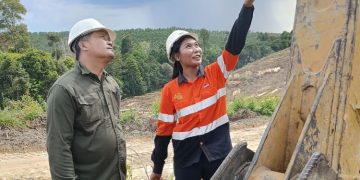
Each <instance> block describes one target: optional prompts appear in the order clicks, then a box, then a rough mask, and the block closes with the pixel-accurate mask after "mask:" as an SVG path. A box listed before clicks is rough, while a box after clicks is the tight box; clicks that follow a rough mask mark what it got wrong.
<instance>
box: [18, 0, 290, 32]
mask: <svg viewBox="0 0 360 180" xmlns="http://www.w3.org/2000/svg"><path fill="white" fill-rule="evenodd" d="M21 2H22V3H23V4H24V5H25V7H26V9H27V10H28V13H27V15H26V16H25V23H26V24H27V25H28V29H29V30H30V31H32V32H34V31H68V30H69V29H70V28H71V26H72V25H73V24H74V23H75V22H77V21H78V20H80V19H83V18H88V17H93V18H96V19H99V20H100V21H101V22H103V23H104V24H105V25H107V26H109V27H110V28H112V29H129V28H159V27H172V26H176V27H183V28H196V29H199V28H206V29H210V30H230V29H231V26H232V24H233V22H234V20H235V19H236V17H237V16H238V13H239V11H240V9H241V6H242V3H243V1H242V0H222V1H219V0H182V1H178V0H153V1H151V0H149V1H143V2H139V3H135V4H134V3H132V4H125V2H123V4H121V3H120V2H117V3H116V4H114V5H110V3H107V4H106V5H103V4H100V3H97V4H91V3H89V2H88V3H84V2H85V0H84V1H82V2H79V1H73V0H21ZM126 2H128V1H126ZM128 3H129V2H128ZM295 4H296V0H271V1H270V0H256V1H255V12H254V19H253V22H252V26H251V30H252V31H260V32H282V31H284V30H286V31H290V30H291V29H292V27H293V21H294V11H295Z"/></svg>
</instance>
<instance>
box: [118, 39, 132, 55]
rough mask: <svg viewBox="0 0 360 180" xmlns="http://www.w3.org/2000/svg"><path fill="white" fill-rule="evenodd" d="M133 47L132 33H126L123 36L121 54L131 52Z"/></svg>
mask: <svg viewBox="0 0 360 180" xmlns="http://www.w3.org/2000/svg"><path fill="white" fill-rule="evenodd" d="M132 48H133V45H132V39H131V36H130V35H126V36H124V37H123V39H122V41H121V54H122V55H124V54H126V53H128V52H130V51H131V50H132Z"/></svg>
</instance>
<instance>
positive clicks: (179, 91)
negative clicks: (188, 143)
mask: <svg viewBox="0 0 360 180" xmlns="http://www.w3.org/2000/svg"><path fill="white" fill-rule="evenodd" d="M238 56H239V55H232V54H231V53H230V52H228V51H226V50H224V51H223V52H222V55H221V56H219V57H218V58H217V61H216V62H214V63H212V64H210V65H208V66H206V67H205V75H204V76H203V77H198V78H197V79H196V80H195V81H194V82H191V83H189V82H187V83H182V84H179V83H178V78H176V79H173V80H172V81H170V82H169V83H167V84H166V85H165V86H164V88H163V90H162V93H161V101H160V112H159V117H158V121H157V132H156V134H157V135H158V136H172V139H173V140H184V139H187V138H190V137H194V136H200V135H203V134H206V133H209V132H211V131H212V130H214V129H216V128H217V127H219V126H221V125H223V124H225V123H228V122H229V118H228V116H227V114H226V99H225V97H226V96H225V95H226V89H225V83H226V79H227V78H228V76H229V73H230V71H232V70H233V69H234V68H235V66H236V63H237V59H238Z"/></svg>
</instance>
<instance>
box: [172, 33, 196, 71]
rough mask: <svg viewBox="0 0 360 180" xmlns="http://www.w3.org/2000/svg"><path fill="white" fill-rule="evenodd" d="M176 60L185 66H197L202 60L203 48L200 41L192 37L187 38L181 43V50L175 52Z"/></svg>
mask: <svg viewBox="0 0 360 180" xmlns="http://www.w3.org/2000/svg"><path fill="white" fill-rule="evenodd" d="M175 59H176V61H180V63H181V65H182V66H183V68H185V67H197V66H199V65H200V64H201V62H202V49H201V48H200V46H199V43H198V42H197V41H196V40H195V39H193V38H191V37H188V38H185V39H184V40H183V41H182V42H181V45H180V49H179V52H178V53H176V54H175Z"/></svg>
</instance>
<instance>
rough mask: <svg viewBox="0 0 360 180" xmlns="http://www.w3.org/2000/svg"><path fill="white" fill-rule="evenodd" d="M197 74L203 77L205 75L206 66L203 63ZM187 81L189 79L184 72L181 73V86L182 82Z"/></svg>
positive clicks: (179, 82) (179, 78)
mask: <svg viewBox="0 0 360 180" xmlns="http://www.w3.org/2000/svg"><path fill="white" fill-rule="evenodd" d="M197 76H198V77H203V76H205V70H204V66H203V65H200V66H199V69H198V71H197ZM186 82H187V79H186V78H185V76H184V74H183V73H181V72H180V73H179V77H178V84H179V86H180V85H181V84H182V83H186Z"/></svg>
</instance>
